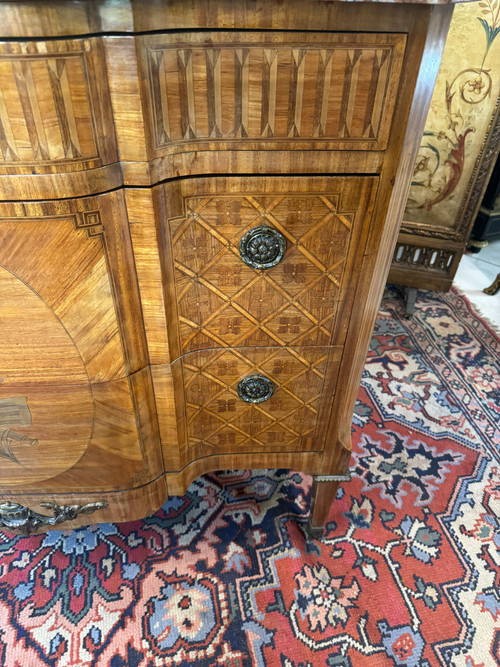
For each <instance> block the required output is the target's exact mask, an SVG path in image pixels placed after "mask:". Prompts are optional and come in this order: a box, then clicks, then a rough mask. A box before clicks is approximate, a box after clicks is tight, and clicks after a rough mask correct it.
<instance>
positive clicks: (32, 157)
mask: <svg viewBox="0 0 500 667" xmlns="http://www.w3.org/2000/svg"><path fill="white" fill-rule="evenodd" d="M116 160H117V152H116V147H115V136H114V129H113V116H112V112H111V103H110V97H109V92H108V88H107V77H106V69H105V58H104V51H103V48H102V40H101V39H98V38H90V39H69V40H55V41H37V42H2V43H0V174H3V175H22V174H29V175H34V174H60V173H67V172H78V171H82V170H89V169H95V168H99V167H102V166H103V165H107V164H110V163H112V162H115V161H116ZM59 196H65V193H61V194H59Z"/></svg>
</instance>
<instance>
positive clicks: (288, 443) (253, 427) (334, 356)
mask: <svg viewBox="0 0 500 667" xmlns="http://www.w3.org/2000/svg"><path fill="white" fill-rule="evenodd" d="M339 357H340V349H339V348H325V347H314V348H307V347H301V348H296V347H293V348H287V349H282V348H260V349H256V348H239V349H223V350H220V349H219V350H212V351H209V350H205V351H200V352H193V353H191V354H188V355H186V356H185V357H183V359H182V360H181V361H177V362H175V366H176V368H175V369H174V377H176V381H177V382H178V383H179V384H180V383H181V382H182V383H183V384H184V389H185V393H184V401H185V405H184V407H183V409H184V411H185V420H186V429H185V432H186V433H187V440H188V449H195V450H196V455H198V456H200V455H203V453H205V454H209V453H210V454H215V453H224V452H231V453H236V452H239V451H242V452H243V451H252V450H255V449H261V448H265V449H266V451H294V450H306V449H314V448H317V447H319V448H321V447H322V444H319V443H318V441H317V440H316V438H317V437H318V435H320V434H321V432H322V430H323V429H324V428H325V427H326V423H325V414H326V413H325V412H324V410H325V408H326V406H327V405H328V404H329V402H330V397H329V396H328V395H326V394H325V393H322V392H323V391H324V388H325V383H328V385H327V386H329V387H332V386H334V385H332V383H334V381H335V378H336V375H337V372H338V359H339ZM254 374H259V375H264V376H265V377H266V378H268V379H269V380H270V381H271V382H272V383H273V384H274V393H273V395H272V397H271V398H269V399H268V400H266V401H264V402H262V403H258V404H255V405H252V404H249V403H247V402H245V401H244V400H242V399H241V398H240V396H239V395H238V383H239V382H240V380H242V379H244V378H245V377H248V376H250V375H254ZM178 389H179V387H178V388H177V391H178Z"/></svg>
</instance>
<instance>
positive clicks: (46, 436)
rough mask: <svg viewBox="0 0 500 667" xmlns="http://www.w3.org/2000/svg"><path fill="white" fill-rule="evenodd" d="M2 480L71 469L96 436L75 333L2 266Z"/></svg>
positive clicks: (28, 479)
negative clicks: (73, 334)
mask: <svg viewBox="0 0 500 667" xmlns="http://www.w3.org/2000/svg"><path fill="white" fill-rule="evenodd" d="M0 321H1V322H2V331H1V338H2V341H1V342H2V344H1V345H0V369H1V370H0V481H1V483H2V485H3V486H10V485H12V486H19V485H26V484H29V483H32V482H36V481H39V480H43V479H49V478H51V477H54V476H55V475H58V474H60V473H62V472H64V471H66V470H68V469H69V468H71V467H72V466H73V465H74V464H75V463H76V462H77V461H78V460H79V459H80V457H81V456H82V455H83V454H84V452H85V450H86V448H87V445H88V443H89V440H90V438H91V435H92V429H93V422H94V406H93V399H92V391H91V389H90V386H89V383H88V377H87V373H86V372H85V366H84V365H83V362H82V359H81V356H80V354H79V353H78V350H77V349H76V347H75V345H74V343H73V341H72V339H71V337H70V336H69V334H68V333H67V331H66V330H65V328H64V327H63V326H62V324H61V322H60V320H59V319H58V318H57V317H56V315H55V314H54V312H53V311H52V310H51V308H49V306H48V305H47V304H46V303H45V302H44V301H43V300H42V299H41V298H40V296H39V295H38V294H36V292H34V291H33V290H32V289H31V288H30V287H29V286H28V285H26V284H25V283H24V282H22V281H21V280H20V279H19V278H17V277H16V276H14V275H13V274H12V273H10V272H9V271H7V270H6V269H4V268H0Z"/></svg>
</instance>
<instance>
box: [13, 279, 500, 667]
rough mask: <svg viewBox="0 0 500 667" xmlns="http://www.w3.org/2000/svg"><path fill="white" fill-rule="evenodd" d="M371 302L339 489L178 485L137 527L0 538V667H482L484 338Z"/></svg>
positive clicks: (486, 659)
mask: <svg viewBox="0 0 500 667" xmlns="http://www.w3.org/2000/svg"><path fill="white" fill-rule="evenodd" d="M401 313H402V305H401V302H400V299H399V297H398V295H397V293H396V292H395V291H389V292H388V293H387V294H386V298H385V300H384V302H383V307H382V310H381V312H380V315H379V318H378V321H377V327H376V330H375V334H374V337H373V340H372V344H371V349H370V352H369V356H368V359H367V363H366V367H365V371H364V376H363V381H362V387H361V389H360V393H359V397H358V398H359V400H358V403H357V406H356V413H355V420H354V424H353V456H352V472H353V477H352V481H351V482H349V483H346V484H343V486H342V488H341V489H340V491H339V494H338V498H337V502H336V503H335V505H334V507H333V508H332V510H331V512H330V517H329V523H328V526H327V529H326V532H325V538H324V539H323V540H322V541H312V540H307V539H306V537H305V533H304V531H303V529H302V526H303V524H304V522H305V521H306V519H307V514H308V509H309V497H310V487H311V478H310V477H308V476H306V475H303V474H300V473H298V472H294V471H286V470H266V471H253V472H250V471H235V472H226V473H221V474H214V475H208V476H205V477H202V478H200V479H198V480H196V481H195V482H194V483H193V484H192V485H191V486H190V487H189V490H188V492H187V494H186V496H184V497H179V498H175V497H172V498H170V499H169V500H168V501H167V502H166V503H165V505H164V506H163V508H162V509H161V510H160V511H159V512H157V513H156V514H155V515H154V516H152V517H149V518H147V519H145V520H143V521H137V522H133V523H124V524H119V525H114V524H101V525H94V526H90V527H88V528H83V529H79V530H76V531H51V532H48V533H46V534H45V535H39V536H36V537H30V538H26V537H24V538H23V537H16V536H13V535H12V534H9V533H6V532H5V533H1V532H0V665H1V666H2V667H38V666H43V665H49V666H51V667H63V666H64V667H70V666H77V665H78V666H80V667H85V666H94V665H95V666H96V667H160V666H163V665H166V666H170V665H179V666H187V665H197V666H198V667H217V666H223V667H268V666H269V667H273V666H276V667H316V666H325V667H365V666H367V667H368V666H369V667H382V666H383V667H385V666H387V667H392V666H393V665H396V666H405V667H433V666H440V667H441V666H448V665H456V666H460V667H490V666H494V665H500V456H499V444H500V433H499V429H498V425H499V421H500V372H499V367H498V366H499V355H498V351H499V346H500V342H499V340H498V338H497V337H496V336H495V335H494V334H493V332H491V331H490V330H489V329H488V327H487V326H486V325H485V324H484V323H483V322H482V321H481V320H480V319H479V318H478V317H477V316H476V315H474V313H473V312H472V311H471V309H470V306H469V304H468V303H467V301H466V300H465V299H464V298H463V297H462V296H461V295H459V294H457V293H455V292H450V293H449V294H446V295H436V294H431V293H425V292H424V293H422V292H421V293H420V298H419V301H418V309H417V313H416V315H415V316H414V317H413V318H412V319H410V320H407V319H404V317H403V316H402V314H401Z"/></svg>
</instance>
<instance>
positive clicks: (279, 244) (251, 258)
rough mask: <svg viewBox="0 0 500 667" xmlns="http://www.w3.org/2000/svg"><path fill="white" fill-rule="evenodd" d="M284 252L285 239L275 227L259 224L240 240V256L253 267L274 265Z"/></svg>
mask: <svg viewBox="0 0 500 667" xmlns="http://www.w3.org/2000/svg"><path fill="white" fill-rule="evenodd" d="M285 252H286V239H285V237H284V236H283V234H281V233H280V232H279V231H278V230H277V229H273V228H272V227H267V225H261V226H260V227H254V229H251V230H250V231H249V232H247V233H246V234H245V236H244V237H243V238H242V239H241V241H240V257H241V259H242V260H243V261H244V262H245V264H247V265H248V266H251V267H252V268H253V269H270V268H271V267H272V266H276V264H278V263H279V262H281V260H282V259H283V257H284V256H285Z"/></svg>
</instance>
